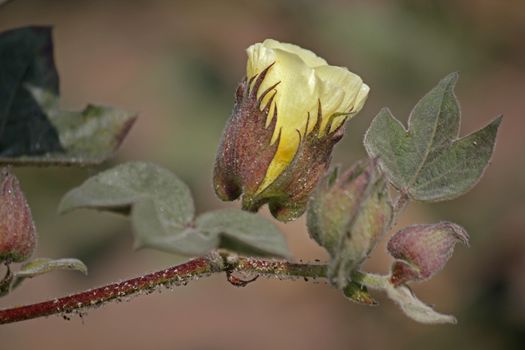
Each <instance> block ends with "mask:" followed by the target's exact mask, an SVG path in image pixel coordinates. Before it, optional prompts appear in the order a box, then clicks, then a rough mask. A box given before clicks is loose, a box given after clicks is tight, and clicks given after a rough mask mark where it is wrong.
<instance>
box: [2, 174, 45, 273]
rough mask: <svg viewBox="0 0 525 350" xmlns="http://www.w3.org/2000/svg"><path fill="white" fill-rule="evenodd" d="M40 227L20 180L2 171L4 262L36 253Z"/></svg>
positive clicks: (17, 260) (17, 259)
mask: <svg viewBox="0 0 525 350" xmlns="http://www.w3.org/2000/svg"><path fill="white" fill-rule="evenodd" d="M35 246H36V229H35V225H34V223H33V218H32V216H31V210H30V209H29V206H28V204H27V202H26V199H25V196H24V194H23V193H22V190H21V189H20V184H19V182H18V179H17V178H16V177H15V176H14V175H13V174H12V173H11V172H10V171H9V169H8V168H3V169H1V170H0V262H7V263H9V262H22V261H25V260H27V259H28V258H30V257H31V255H32V254H33V251H34V249H35Z"/></svg>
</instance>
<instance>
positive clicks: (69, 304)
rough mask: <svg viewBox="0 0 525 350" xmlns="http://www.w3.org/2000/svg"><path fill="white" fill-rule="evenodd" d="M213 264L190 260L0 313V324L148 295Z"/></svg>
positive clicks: (208, 270) (184, 280)
mask: <svg viewBox="0 0 525 350" xmlns="http://www.w3.org/2000/svg"><path fill="white" fill-rule="evenodd" d="M213 266H214V263H213V262H212V261H211V260H210V258H208V257H202V258H197V259H193V260H190V261H188V262H186V263H184V264H182V265H178V266H174V267H170V268H168V269H165V270H162V271H158V272H154V273H151V274H147V275H144V276H141V277H137V278H133V279H130V280H127V281H123V282H119V283H113V284H110V285H107V286H104V287H100V288H95V289H91V290H88V291H85V292H81V293H78V294H73V295H69V296H66V297H62V298H58V299H54V300H48V301H44V302H41V303H37V304H32V305H26V306H21V307H16V308H12V309H6V310H0V324H4V323H12V322H18V321H24V320H28V319H32V318H37V317H42V316H49V315H53V314H67V313H71V312H74V311H76V310H83V309H85V308H89V307H95V306H99V305H102V304H104V303H106V302H108V301H111V300H115V299H119V298H123V297H126V296H129V295H133V294H135V293H138V292H147V291H151V290H153V289H155V288H156V287H158V286H163V285H170V284H183V283H185V282H187V281H188V280H191V279H192V278H194V277H195V276H198V275H204V274H207V273H211V272H213Z"/></svg>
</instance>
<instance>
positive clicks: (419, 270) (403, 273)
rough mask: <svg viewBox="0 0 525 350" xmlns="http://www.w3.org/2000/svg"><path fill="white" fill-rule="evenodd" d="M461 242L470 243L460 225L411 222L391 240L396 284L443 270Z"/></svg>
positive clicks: (429, 275) (393, 278)
mask: <svg viewBox="0 0 525 350" xmlns="http://www.w3.org/2000/svg"><path fill="white" fill-rule="evenodd" d="M457 242H461V243H463V244H465V245H467V246H468V234H467V232H466V231H465V230H464V229H463V228H462V227H461V226H459V225H456V224H453V223H450V222H440V223H437V224H428V225H412V226H408V227H406V228H404V229H402V230H400V231H398V232H397V233H396V234H395V235H394V236H392V238H391V239H390V241H389V242H388V247H387V248H388V252H389V253H390V254H391V255H392V256H393V257H394V258H395V259H396V261H395V262H394V263H393V265H392V277H391V282H392V283H393V284H394V285H400V284H405V283H407V282H415V281H423V280H426V279H429V278H431V277H432V276H434V275H435V274H436V273H438V272H439V271H441V269H443V267H444V266H445V264H446V263H447V261H448V260H449V259H450V257H451V256H452V253H453V252H454V246H455V245H456V243H457Z"/></svg>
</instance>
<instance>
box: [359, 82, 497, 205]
mask: <svg viewBox="0 0 525 350" xmlns="http://www.w3.org/2000/svg"><path fill="white" fill-rule="evenodd" d="M457 77H458V76H457V74H455V73H454V74H450V75H449V76H447V77H446V78H444V79H443V80H442V81H440V82H439V84H438V85H437V86H436V87H435V88H434V89H432V90H431V91H430V92H429V93H428V94H427V95H425V96H424V97H423V98H422V99H421V100H420V101H419V102H418V104H417V105H416V106H415V107H414V110H413V111H412V113H411V115H410V118H409V122H408V130H406V129H405V128H404V127H403V125H402V124H401V123H400V122H399V121H398V120H397V119H396V118H395V117H394V116H392V114H391V113H390V111H389V110H388V109H383V110H381V112H379V114H378V115H377V116H376V117H375V118H374V120H373V121H372V124H371V125H370V128H369V129H368V131H367V134H366V136H365V147H366V149H367V152H368V154H369V155H370V157H372V158H376V157H377V158H379V164H380V166H381V168H382V169H383V171H384V172H385V174H386V176H387V177H388V179H389V180H390V181H391V182H392V184H393V185H394V186H396V187H397V188H398V189H399V190H400V191H401V192H403V193H406V194H408V195H409V196H410V197H411V198H412V199H416V200H422V201H442V200H448V199H453V198H456V197H458V196H460V195H462V194H463V193H465V192H467V191H468V190H469V189H471V188H472V187H473V186H474V185H475V184H476V183H477V182H478V181H479V179H480V177H481V176H482V174H483V171H484V170H485V168H486V167H487V165H488V162H489V160H490V157H491V156H492V153H493V150H494V144H495V139H496V134H497V130H498V127H499V124H500V122H501V117H500V118H497V119H496V120H494V121H493V122H491V123H490V124H489V125H488V126H486V127H485V128H483V129H481V130H478V131H477V132H475V133H473V134H471V135H469V136H466V137H464V138H461V139H460V138H458V134H459V125H460V111H459V106H458V103H457V100H456V97H455V96H454V86H455V84H456V81H457Z"/></svg>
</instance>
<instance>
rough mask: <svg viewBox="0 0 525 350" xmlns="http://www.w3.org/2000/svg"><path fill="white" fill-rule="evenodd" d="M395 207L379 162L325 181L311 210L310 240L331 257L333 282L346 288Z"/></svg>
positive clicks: (361, 164)
mask: <svg viewBox="0 0 525 350" xmlns="http://www.w3.org/2000/svg"><path fill="white" fill-rule="evenodd" d="M391 217H392V207H391V205H390V200H389V198H388V192H387V188H386V181H385V180H384V177H383V175H382V174H381V173H380V172H379V171H378V169H377V167H376V162H375V161H368V162H359V163H357V164H356V165H355V166H353V167H352V168H351V169H350V170H349V171H347V172H346V173H344V174H343V175H342V176H340V177H339V178H337V173H336V172H332V173H330V174H329V175H328V176H326V177H325V178H324V179H323V180H322V181H321V184H320V185H319V187H318V188H317V190H316V191H315V193H314V195H313V196H312V198H311V200H310V203H309V207H308V216H307V223H308V231H309V233H310V236H311V237H312V238H313V239H314V240H315V241H316V242H317V243H319V244H320V245H321V246H323V247H324V248H325V249H326V250H327V251H328V252H329V253H330V255H331V257H332V260H331V263H330V268H329V271H328V274H329V278H330V279H331V280H332V283H334V284H335V285H336V286H337V287H338V288H345V287H346V286H347V284H348V282H349V281H350V275H351V273H352V271H354V270H356V269H358V268H359V266H360V265H361V263H362V262H363V260H364V259H365V258H366V257H367V256H368V255H369V254H370V251H371V250H372V248H373V247H374V246H375V244H376V242H377V240H378V238H379V237H381V235H382V234H383V233H384V231H385V229H386V228H387V227H388V225H389V223H390V221H391Z"/></svg>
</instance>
